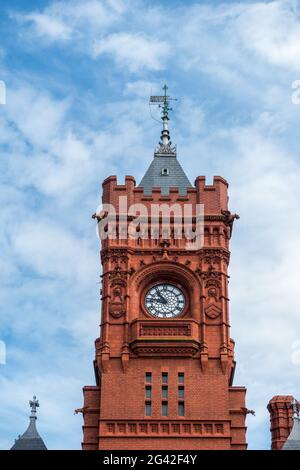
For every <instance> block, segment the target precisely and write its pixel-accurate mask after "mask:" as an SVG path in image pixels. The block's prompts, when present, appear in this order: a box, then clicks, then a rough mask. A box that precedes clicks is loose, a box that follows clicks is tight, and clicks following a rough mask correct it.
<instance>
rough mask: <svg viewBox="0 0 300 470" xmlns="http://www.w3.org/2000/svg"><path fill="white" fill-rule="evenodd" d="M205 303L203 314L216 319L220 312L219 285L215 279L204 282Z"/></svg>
mask: <svg viewBox="0 0 300 470" xmlns="http://www.w3.org/2000/svg"><path fill="white" fill-rule="evenodd" d="M205 287H206V292H207V297H206V302H205V314H206V315H207V316H208V317H209V318H212V319H215V318H217V317H218V316H219V315H220V314H221V312H222V308H221V300H220V283H219V281H218V280H216V279H209V280H208V281H207V282H206V285H205Z"/></svg>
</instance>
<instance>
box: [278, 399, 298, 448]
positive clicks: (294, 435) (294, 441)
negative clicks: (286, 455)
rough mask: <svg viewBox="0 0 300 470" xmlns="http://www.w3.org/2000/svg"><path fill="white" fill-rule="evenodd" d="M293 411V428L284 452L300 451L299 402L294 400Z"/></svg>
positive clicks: (292, 403)
mask: <svg viewBox="0 0 300 470" xmlns="http://www.w3.org/2000/svg"><path fill="white" fill-rule="evenodd" d="M291 408H292V410H293V427H292V431H291V433H290V435H289V437H288V438H287V440H286V441H285V443H284V445H283V447H282V450H300V418H299V402H297V400H295V398H293V400H292V402H291Z"/></svg>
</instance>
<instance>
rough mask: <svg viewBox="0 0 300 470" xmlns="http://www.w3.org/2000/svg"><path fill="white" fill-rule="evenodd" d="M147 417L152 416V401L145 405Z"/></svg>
mask: <svg viewBox="0 0 300 470" xmlns="http://www.w3.org/2000/svg"><path fill="white" fill-rule="evenodd" d="M145 415H146V416H151V401H146V403H145Z"/></svg>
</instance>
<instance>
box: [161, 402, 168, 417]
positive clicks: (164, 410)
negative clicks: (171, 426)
mask: <svg viewBox="0 0 300 470" xmlns="http://www.w3.org/2000/svg"><path fill="white" fill-rule="evenodd" d="M161 414H162V416H168V402H167V401H163V402H162V405H161Z"/></svg>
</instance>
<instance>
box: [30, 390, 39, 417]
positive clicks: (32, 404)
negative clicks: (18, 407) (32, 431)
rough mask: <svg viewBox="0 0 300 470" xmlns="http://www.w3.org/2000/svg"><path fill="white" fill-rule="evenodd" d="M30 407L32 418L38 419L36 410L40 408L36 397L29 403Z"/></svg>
mask: <svg viewBox="0 0 300 470" xmlns="http://www.w3.org/2000/svg"><path fill="white" fill-rule="evenodd" d="M29 406H30V408H31V415H30V417H31V418H36V409H37V408H38V407H39V406H40V404H39V402H38V400H37V399H36V396H35V395H34V397H33V399H32V400H30V401H29Z"/></svg>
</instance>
